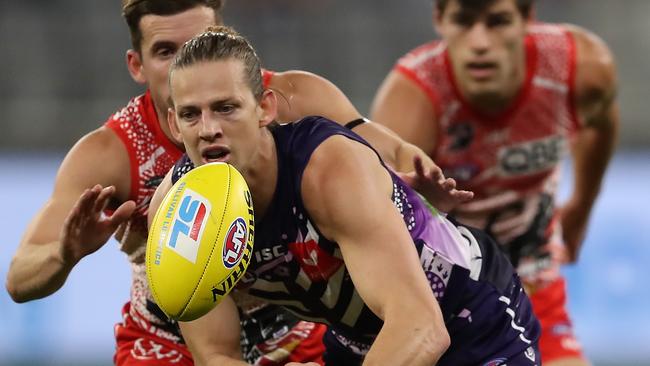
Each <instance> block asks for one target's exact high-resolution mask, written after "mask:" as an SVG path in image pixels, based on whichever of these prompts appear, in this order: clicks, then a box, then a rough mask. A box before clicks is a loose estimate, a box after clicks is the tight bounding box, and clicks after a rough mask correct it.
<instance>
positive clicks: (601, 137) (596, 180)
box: [569, 124, 617, 211]
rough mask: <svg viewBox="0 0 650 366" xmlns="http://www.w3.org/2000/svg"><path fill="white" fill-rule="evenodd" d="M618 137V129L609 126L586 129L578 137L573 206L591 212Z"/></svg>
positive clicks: (575, 150) (575, 153) (574, 157)
mask: <svg viewBox="0 0 650 366" xmlns="http://www.w3.org/2000/svg"><path fill="white" fill-rule="evenodd" d="M616 135H617V130H616V127H615V126H614V125H611V124H608V125H606V126H601V127H599V128H585V129H584V130H582V131H580V133H579V134H578V135H577V136H576V139H575V141H574V146H573V148H572V151H573V166H574V175H575V178H574V188H573V193H572V195H571V197H570V199H569V200H570V202H571V203H572V204H573V205H576V206H578V207H581V208H583V209H585V210H587V211H589V210H591V207H592V205H593V203H594V201H595V200H596V197H597V196H598V193H599V192H600V187H601V183H602V180H603V177H604V175H605V171H606V169H607V165H608V164H609V161H610V159H611V157H612V154H613V152H614V147H615V145H616Z"/></svg>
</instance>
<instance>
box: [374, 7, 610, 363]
mask: <svg viewBox="0 0 650 366" xmlns="http://www.w3.org/2000/svg"><path fill="white" fill-rule="evenodd" d="M434 3H435V4H434V6H435V10H434V23H435V27H436V30H437V32H438V33H439V34H440V36H441V40H439V41H433V42H431V43H427V44H425V45H422V46H421V47H419V48H417V49H415V50H413V51H411V52H410V53H409V54H408V55H406V56H404V57H403V58H402V59H400V60H399V61H398V63H397V65H396V67H395V69H394V70H393V71H392V72H391V73H390V74H389V75H388V77H387V78H386V80H385V81H384V84H383V85H382V87H381V88H380V90H379V91H378V93H377V96H376V98H375V101H374V103H373V108H372V118H373V119H375V120H377V121H379V122H381V123H384V124H385V125H386V126H388V127H390V128H391V129H393V130H394V131H395V132H397V133H398V134H399V135H400V136H402V137H403V138H404V139H406V140H407V141H409V142H411V143H414V144H416V145H417V146H419V147H420V148H422V149H423V150H424V151H425V152H427V153H429V154H430V156H431V157H432V158H434V159H435V161H436V163H438V164H439V165H440V166H441V167H442V168H443V170H444V172H445V175H447V176H450V177H452V178H455V179H456V180H457V182H458V184H459V185H460V186H461V187H462V188H464V189H471V190H473V191H474V192H475V193H476V194H477V197H478V199H475V200H474V201H472V202H469V203H467V204H465V205H461V206H460V207H458V208H457V209H456V210H455V211H454V212H453V214H454V215H455V217H456V218H457V219H459V220H460V221H461V222H463V223H466V224H469V225H474V226H477V227H481V228H484V229H485V230H487V231H488V232H489V233H491V234H492V235H493V236H494V237H495V238H496V239H497V241H499V242H500V244H502V245H503V248H504V249H505V250H507V251H508V253H509V254H510V257H511V260H512V262H513V264H514V265H515V266H516V267H517V269H518V273H519V275H520V276H521V277H522V280H523V281H524V284H525V287H526V289H527V291H528V293H529V295H531V300H532V302H533V306H534V309H535V312H536V315H537V316H538V318H539V319H540V322H541V323H542V337H541V339H540V349H541V352H542V360H543V361H544V363H545V364H546V365H584V364H586V361H585V360H584V356H583V355H582V351H581V349H580V345H579V343H578V342H577V340H576V339H575V337H574V334H573V328H572V325H571V322H570V320H569V316H568V314H567V311H566V294H565V292H566V289H565V281H564V279H563V278H562V277H561V275H560V272H559V266H560V263H561V262H562V261H563V260H564V258H566V257H568V260H569V261H575V260H576V259H577V258H578V253H579V249H580V245H581V242H582V239H583V236H584V233H585V230H586V226H587V222H588V219H589V214H590V211H591V208H592V205H593V203H594V200H595V199H596V197H597V195H598V191H599V187H600V182H601V180H602V177H603V174H604V172H605V169H606V166H607V163H608V161H609V158H610V156H611V154H612V151H613V147H614V143H615V139H616V135H617V125H618V119H619V117H618V108H617V103H616V101H615V94H616V77H615V67H614V64H613V60H612V55H611V53H610V52H609V50H608V49H607V47H606V45H605V44H604V43H603V42H602V41H601V40H599V39H598V38H597V37H596V36H594V35H593V34H592V33H590V32H588V31H586V30H584V29H581V28H578V27H576V26H572V25H559V24H546V23H538V22H535V21H533V19H532V10H533V9H532V6H533V0H486V1H472V0H435V1H434ZM569 147H570V148H571V151H572V153H573V160H574V171H575V174H574V175H575V181H574V189H573V194H572V196H571V197H570V199H569V200H568V201H567V203H566V204H565V205H564V206H562V207H557V206H556V203H555V190H556V186H557V179H558V175H559V174H558V173H559V171H558V170H559V164H560V162H561V159H562V157H563V156H564V152H565V150H566V149H568V148H569Z"/></svg>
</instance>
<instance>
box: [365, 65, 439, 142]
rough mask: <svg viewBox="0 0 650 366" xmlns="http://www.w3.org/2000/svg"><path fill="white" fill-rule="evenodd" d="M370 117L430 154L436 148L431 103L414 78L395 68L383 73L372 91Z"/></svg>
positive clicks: (433, 114) (434, 123) (434, 122)
mask: <svg viewBox="0 0 650 366" xmlns="http://www.w3.org/2000/svg"><path fill="white" fill-rule="evenodd" d="M370 118H371V119H372V120H373V121H375V122H378V123H381V124H383V125H385V126H387V127H388V128H390V129H391V130H393V131H395V132H396V133H397V134H398V135H399V136H400V137H401V138H403V139H404V140H406V141H407V142H410V143H412V144H414V145H416V146H417V147H419V148H420V149H422V150H423V151H424V152H425V153H427V154H429V155H431V154H432V153H433V151H434V149H435V142H436V121H435V111H434V107H433V104H432V102H431V100H430V99H429V97H428V96H427V95H426V94H425V92H424V91H423V90H422V89H421V88H420V87H419V86H417V85H416V84H415V83H414V82H413V81H411V80H410V79H408V78H406V77H405V76H404V75H403V74H401V73H400V72H397V71H392V72H391V73H390V74H388V76H387V77H386V80H384V82H383V83H382V85H381V87H380V88H379V90H378V91H377V94H376V95H375V99H374V101H373V103H372V107H371V110H370Z"/></svg>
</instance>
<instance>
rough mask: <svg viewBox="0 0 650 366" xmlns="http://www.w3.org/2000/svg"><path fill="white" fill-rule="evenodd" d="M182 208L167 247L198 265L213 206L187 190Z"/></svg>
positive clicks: (174, 222)
mask: <svg viewBox="0 0 650 366" xmlns="http://www.w3.org/2000/svg"><path fill="white" fill-rule="evenodd" d="M180 203H181V204H180V206H179V207H178V210H176V212H175V213H174V219H173V220H172V230H171V234H170V235H169V241H168V242H167V246H168V247H169V248H170V249H171V250H173V251H175V252H176V253H178V254H179V255H180V256H182V257H183V258H185V259H187V260H188V261H190V262H192V263H196V256H197V253H198V251H199V245H200V244H201V236H202V235H203V230H204V229H205V226H206V225H205V224H206V222H207V220H208V217H209V216H210V209H211V208H212V206H211V205H210V202H209V201H208V200H207V199H205V197H203V196H201V195H200V194H198V193H196V192H194V191H193V190H191V189H189V188H188V189H185V191H184V192H183V197H182V198H181V199H180Z"/></svg>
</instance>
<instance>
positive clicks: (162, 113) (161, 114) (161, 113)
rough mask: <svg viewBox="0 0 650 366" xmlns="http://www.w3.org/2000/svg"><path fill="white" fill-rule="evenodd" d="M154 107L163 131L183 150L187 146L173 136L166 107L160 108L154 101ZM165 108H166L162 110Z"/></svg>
mask: <svg viewBox="0 0 650 366" xmlns="http://www.w3.org/2000/svg"><path fill="white" fill-rule="evenodd" d="M152 103H153V107H154V110H155V111H156V116H157V117H158V124H159V125H160V129H161V130H162V132H163V133H164V134H165V136H166V137H167V139H168V140H169V141H171V142H172V143H173V144H174V145H176V147H178V148H179V149H181V150H184V149H185V146H183V143H182V142H180V141H176V140H175V139H174V137H173V136H172V132H171V130H170V129H169V123H167V109H166V108H159V107H158V106H157V105H156V103H155V102H153V99H152ZM161 109H164V110H161Z"/></svg>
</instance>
